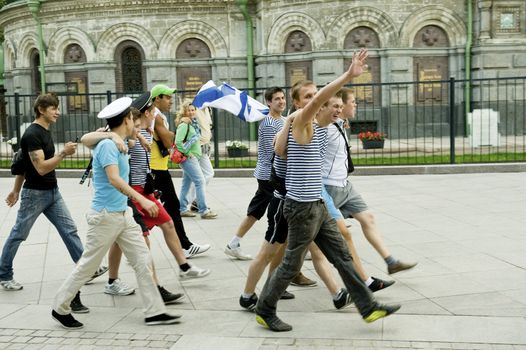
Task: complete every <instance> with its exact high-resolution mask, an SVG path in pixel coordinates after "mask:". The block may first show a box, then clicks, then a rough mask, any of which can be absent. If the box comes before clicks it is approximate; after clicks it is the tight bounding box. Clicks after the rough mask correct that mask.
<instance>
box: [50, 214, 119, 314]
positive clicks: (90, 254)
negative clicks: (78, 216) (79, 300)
mask: <svg viewBox="0 0 526 350" xmlns="http://www.w3.org/2000/svg"><path fill="white" fill-rule="evenodd" d="M117 215H118V214H112V213H107V212H106V211H105V210H103V211H102V212H96V211H94V210H90V211H89V212H88V214H86V220H87V221H88V225H89V227H88V232H87V234H86V247H85V250H84V253H83V254H82V256H81V258H80V260H79V261H78V262H77V265H76V266H75V268H74V269H73V271H72V272H71V274H70V275H69V276H68V278H67V279H66V280H65V281H64V283H62V285H61V286H60V288H59V289H58V291H57V294H56V296H55V300H54V302H53V310H55V311H56V312H57V313H58V314H60V315H67V314H69V313H71V308H70V303H71V300H73V298H74V297H75V295H76V294H77V292H78V291H79V289H80V288H81V287H82V286H83V285H84V283H86V281H88V280H89V279H90V277H91V276H92V275H93V271H95V270H96V269H97V267H98V266H99V264H100V262H101V261H102V259H103V258H104V255H105V254H106V253H107V252H108V250H109V249H110V246H111V245H112V244H113V242H114V241H115V239H116V237H117V235H118V234H119V232H120V230H121V226H122V222H121V221H119V218H118V216H117ZM121 217H122V215H121Z"/></svg>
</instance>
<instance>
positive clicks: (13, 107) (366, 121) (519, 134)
mask: <svg viewBox="0 0 526 350" xmlns="http://www.w3.org/2000/svg"><path fill="white" fill-rule="evenodd" d="M466 83H467V81H465V80H455V79H450V80H448V81H425V82H394V83H379V84H356V85H353V86H352V89H353V90H354V92H355V95H356V98H357V102H358V111H357V116H356V118H355V119H354V120H352V121H351V122H350V128H349V129H347V132H348V134H349V136H350V145H351V147H352V148H351V149H352V154H353V160H354V162H355V163H356V164H357V165H412V164H446V163H451V164H454V163H476V162H511V161H513V162H517V161H519V162H520V161H526V77H515V78H493V79H473V80H471V82H470V84H471V96H472V98H471V101H469V102H470V106H471V110H472V111H473V113H472V114H471V115H469V116H468V115H466V114H465V112H464V111H465V101H464V99H463V98H464V88H465V84H466ZM264 90H265V89H263V88H259V89H256V91H255V93H256V98H257V99H259V100H260V101H263V94H264ZM285 90H286V92H287V96H288V95H289V94H288V90H289V89H288V88H286V89H285ZM186 93H187V92H186V91H180V92H178V93H177V96H176V98H175V103H174V105H175V107H177V105H178V100H179V99H180V98H182V96H183V95H184V94H186ZM120 96H122V94H117V93H113V92H110V91H108V92H106V93H103V94H59V99H60V108H61V116H60V118H59V119H58V121H57V123H56V125H53V126H52V127H51V129H50V130H51V133H52V136H53V139H54V141H55V142H56V150H57V152H58V151H60V149H61V148H62V147H63V144H64V143H65V142H67V141H74V140H75V139H76V138H77V137H80V136H81V135H83V134H84V133H86V132H89V131H93V130H95V129H97V128H98V127H101V126H103V122H101V121H100V120H98V119H97V118H96V115H97V113H98V112H99V111H100V110H101V109H102V108H103V107H104V106H106V105H107V104H108V103H109V102H111V101H112V100H114V99H115V98H117V97H120ZM35 97H36V96H33V95H21V94H14V95H0V132H1V142H0V162H1V163H0V164H1V166H2V167H4V168H5V167H8V166H9V164H10V160H11V158H12V155H13V151H14V150H16V149H17V146H18V143H14V144H13V141H15V140H20V136H21V135H22V134H23V131H24V130H25V127H27V125H29V123H31V122H32V121H33V119H34V117H33V112H32V104H33V101H34V99H35ZM132 97H134V96H132ZM289 102H290V101H289ZM289 106H290V103H289ZM174 117H175V112H172V113H169V115H168V119H169V122H170V128H171V129H172V130H173V127H174V125H173V120H174ZM213 122H214V128H213V147H212V160H213V163H214V166H215V167H216V168H228V167H254V165H255V162H256V159H257V140H254V139H253V137H251V135H254V133H252V134H251V132H250V128H251V126H250V125H249V124H247V123H244V122H242V121H240V120H239V119H238V118H237V117H235V116H233V115H231V114H229V113H227V112H224V111H221V110H214V111H213ZM252 128H254V126H252ZM363 131H379V132H383V133H385V134H386V135H387V138H386V139H385V141H384V144H383V148H374V149H366V148H364V146H363V144H362V142H361V141H360V140H359V139H358V137H357V134H358V133H359V132H363ZM10 140H12V142H11V143H8V141H10ZM228 140H239V141H241V142H243V143H245V144H246V145H247V146H248V153H247V154H246V155H245V156H242V157H233V156H232V155H230V156H229V154H228V152H227V149H226V146H225V143H226V141H228ZM89 157H90V152H89V150H88V149H85V148H84V147H79V149H78V152H77V153H76V154H75V155H74V156H73V157H68V158H67V159H66V160H65V161H63V162H62V163H61V167H63V168H83V167H84V166H85V163H86V162H87V160H88V159H89ZM171 166H172V167H176V165H175V164H171Z"/></svg>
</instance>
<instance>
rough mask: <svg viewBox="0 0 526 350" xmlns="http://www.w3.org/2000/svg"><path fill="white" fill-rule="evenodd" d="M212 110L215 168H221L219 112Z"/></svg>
mask: <svg viewBox="0 0 526 350" xmlns="http://www.w3.org/2000/svg"><path fill="white" fill-rule="evenodd" d="M210 109H211V110H212V133H213V138H214V168H216V169H217V168H219V131H218V130H219V129H218V127H217V126H218V124H217V110H216V109H215V108H210Z"/></svg>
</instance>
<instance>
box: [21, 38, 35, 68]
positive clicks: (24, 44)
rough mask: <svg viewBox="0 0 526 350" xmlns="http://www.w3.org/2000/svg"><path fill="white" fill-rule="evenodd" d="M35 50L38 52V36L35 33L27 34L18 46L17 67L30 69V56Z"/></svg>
mask: <svg viewBox="0 0 526 350" xmlns="http://www.w3.org/2000/svg"><path fill="white" fill-rule="evenodd" d="M33 49H37V50H38V38H37V35H36V34H35V33H27V34H26V35H24V37H23V38H22V40H20V44H19V45H18V55H17V60H16V66H17V67H21V68H22V67H23V68H29V67H30V63H31V60H30V56H31V52H32V50H33Z"/></svg>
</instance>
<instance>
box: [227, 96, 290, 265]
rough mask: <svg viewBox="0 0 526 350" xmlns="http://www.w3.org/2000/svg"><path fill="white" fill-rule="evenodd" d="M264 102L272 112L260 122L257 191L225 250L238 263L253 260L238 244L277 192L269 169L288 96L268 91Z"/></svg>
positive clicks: (255, 175) (255, 172)
mask: <svg viewBox="0 0 526 350" xmlns="http://www.w3.org/2000/svg"><path fill="white" fill-rule="evenodd" d="M265 101H267V105H268V107H269V110H270V111H269V115H268V116H267V117H265V118H264V119H263V120H262V121H261V123H260V124H259V129H258V161H257V164H256V170H255V171H254V177H255V178H256V179H257V180H258V189H257V191H256V194H255V195H254V197H253V198H252V200H251V201H250V204H249V205H248V209H247V216H246V217H245V218H244V219H243V221H242V222H241V224H240V225H239V227H238V229H237V232H236V234H235V235H234V237H232V239H231V240H230V242H229V243H228V244H227V245H226V248H225V254H226V255H228V256H230V257H233V258H235V259H239V260H250V259H252V257H251V256H250V255H248V254H245V253H244V252H243V251H242V250H241V245H240V243H239V241H240V240H241V239H242V238H243V237H244V236H245V234H246V233H247V232H248V231H249V230H250V228H251V227H252V226H254V224H255V223H256V221H258V220H259V219H261V217H262V216H263V215H264V214H265V211H266V210H267V207H268V204H269V203H270V200H271V199H272V197H273V192H274V188H273V187H272V185H271V184H270V183H269V179H270V169H271V167H272V159H273V157H274V145H273V142H274V137H275V136H276V134H277V133H278V132H279V131H280V130H281V128H282V127H283V121H284V118H283V117H282V116H281V113H283V111H284V110H285V106H286V101H285V93H284V92H283V90H282V89H280V88H279V87H272V88H269V89H267V90H266V91H265Z"/></svg>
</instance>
